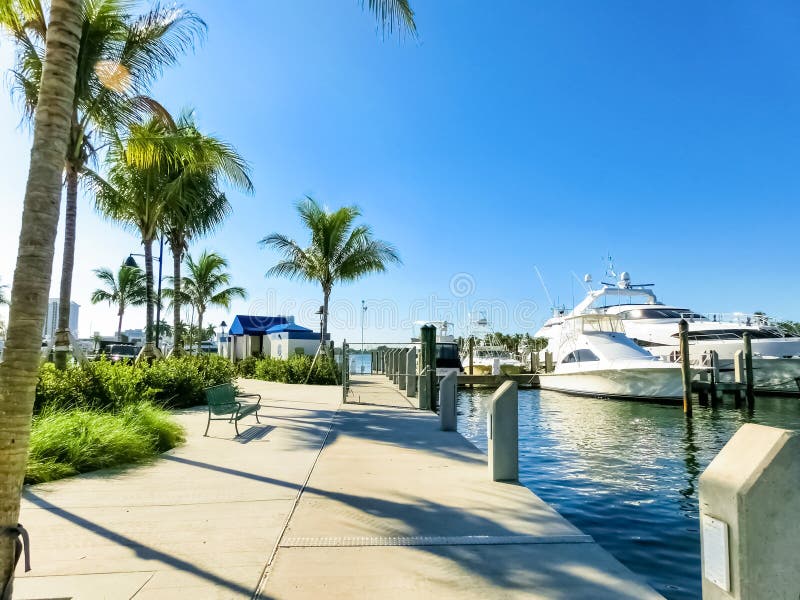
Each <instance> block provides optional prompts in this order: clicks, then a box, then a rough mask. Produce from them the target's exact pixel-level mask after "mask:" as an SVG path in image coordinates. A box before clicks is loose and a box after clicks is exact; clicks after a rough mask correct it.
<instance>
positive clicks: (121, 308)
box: [117, 304, 125, 342]
mask: <svg viewBox="0 0 800 600" xmlns="http://www.w3.org/2000/svg"><path fill="white" fill-rule="evenodd" d="M124 314H125V307H124V306H123V305H122V304H120V305H119V323H118V324H117V341H118V342H121V341H122V315H124Z"/></svg>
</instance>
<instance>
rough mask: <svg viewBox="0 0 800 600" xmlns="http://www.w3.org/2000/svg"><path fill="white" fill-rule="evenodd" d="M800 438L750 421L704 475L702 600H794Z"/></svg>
mask: <svg viewBox="0 0 800 600" xmlns="http://www.w3.org/2000/svg"><path fill="white" fill-rule="evenodd" d="M798 489H800V435H798V434H797V433H794V432H791V431H788V430H785V429H777V428H774V427H765V426H763V425H753V424H750V423H747V424H745V425H742V427H741V428H740V429H739V430H738V431H737V432H736V434H735V435H734V436H733V437H732V438H731V440H730V441H729V442H728V443H727V444H726V445H725V447H724V448H722V450H721V451H720V453H719V454H718V455H717V456H716V458H714V460H713V461H711V464H710V465H709V466H708V468H707V469H706V470H705V472H704V473H703V474H702V475H701V476H700V522H699V525H700V543H701V558H702V571H701V572H702V586H703V599H704V600H723V599H725V600H730V599H731V598H733V599H736V600H749V599H757V598H797V593H798V590H800V552H797V540H798V538H800V502H798V501H797V490H798Z"/></svg>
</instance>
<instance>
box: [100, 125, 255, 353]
mask: <svg viewBox="0 0 800 600" xmlns="http://www.w3.org/2000/svg"><path fill="white" fill-rule="evenodd" d="M107 166H108V174H107V176H106V177H105V178H103V177H100V176H99V175H98V174H96V173H95V172H93V171H91V170H88V169H87V173H88V174H89V175H90V179H91V181H92V182H93V184H94V186H95V190H96V192H95V197H96V203H97V207H98V209H99V210H100V211H101V212H102V213H104V214H105V215H106V216H108V217H110V218H111V219H114V220H116V221H119V222H121V223H123V224H125V225H128V226H129V227H131V228H132V229H135V230H136V231H138V232H139V234H140V235H141V239H142V244H143V246H144V254H145V278H146V287H147V327H146V330H145V338H146V343H145V348H144V352H143V355H144V356H145V357H148V358H149V357H152V356H155V354H156V353H155V349H154V347H153V342H152V337H153V331H154V329H153V312H154V310H153V304H154V294H153V265H152V256H153V252H152V245H153V241H154V240H155V239H156V237H157V236H158V235H159V234H160V233H164V232H166V233H168V234H172V236H173V238H172V241H173V242H174V243H175V246H174V249H175V250H176V251H179V255H180V254H181V253H182V252H183V250H184V249H185V247H186V239H187V237H188V235H190V234H192V233H195V232H198V233H202V232H205V231H208V230H210V229H211V228H212V227H213V225H214V224H215V223H216V222H219V221H221V219H222V218H223V217H224V215H225V214H227V210H228V204H227V200H226V199H225V198H224V197H220V196H221V193H220V192H219V186H220V185H221V184H222V182H228V183H229V184H232V185H234V186H236V187H239V188H240V189H244V190H248V191H249V190H251V189H252V183H251V181H250V178H249V167H248V166H247V163H246V162H245V161H244V160H243V159H242V158H241V156H239V154H238V153H237V152H236V150H235V149H234V148H233V147H232V146H230V145H228V144H226V143H224V142H222V141H220V140H218V139H216V138H214V137H212V136H207V135H203V134H200V133H199V132H198V131H197V128H196V127H195V126H194V123H193V122H192V121H191V117H190V116H184V117H181V119H179V120H178V123H177V124H175V123H172V122H171V120H170V121H165V120H163V119H161V118H156V117H154V118H151V119H149V120H148V121H147V122H145V123H143V124H136V125H131V126H130V127H129V131H128V134H127V136H126V137H125V138H123V137H121V136H115V137H114V138H113V139H112V140H111V143H110V146H109V149H108V152H107ZM179 268H180V266H179ZM177 281H178V285H179V286H180V271H178V280H177ZM178 301H179V302H180V301H181V299H180V296H179V298H178Z"/></svg>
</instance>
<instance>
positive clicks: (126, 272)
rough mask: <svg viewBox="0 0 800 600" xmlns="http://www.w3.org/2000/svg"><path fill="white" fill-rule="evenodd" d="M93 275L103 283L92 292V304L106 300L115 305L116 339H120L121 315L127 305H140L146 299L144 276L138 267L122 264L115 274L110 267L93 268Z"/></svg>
mask: <svg viewBox="0 0 800 600" xmlns="http://www.w3.org/2000/svg"><path fill="white" fill-rule="evenodd" d="M94 273H95V275H97V278H98V279H99V280H100V281H101V282H102V283H103V284H104V285H105V289H102V288H98V289H96V290H95V291H94V292H92V297H91V301H92V304H99V303H100V302H108V304H109V305H111V306H113V305H115V306H116V307H117V316H118V317H119V321H118V323H117V340H121V339H122V316H123V315H124V314H125V309H126V308H128V307H129V306H141V305H142V304H144V303H145V301H146V300H147V288H146V287H145V281H144V280H145V276H144V273H142V270H141V269H139V268H138V267H127V266H125V265H122V266H121V267H120V268H119V271H118V272H117V274H116V275H114V272H113V271H112V270H111V269H106V268H105V267H103V268H102V269H95V270H94Z"/></svg>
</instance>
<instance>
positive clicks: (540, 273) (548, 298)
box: [533, 265, 555, 306]
mask: <svg viewBox="0 0 800 600" xmlns="http://www.w3.org/2000/svg"><path fill="white" fill-rule="evenodd" d="M533 268H534V269H535V270H536V275H538V277H539V283H541V284H542V288H544V293H545V294H546V295H547V301H548V302H549V303H550V306H555V304H553V297H552V296H551V295H550V291H549V290H548V289H547V285H545V283H544V277H542V272H541V271H540V270H539V267H538V266H537V265H533Z"/></svg>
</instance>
